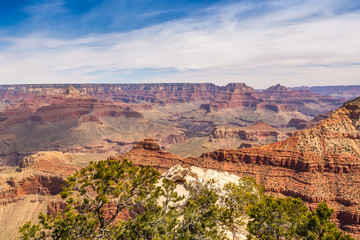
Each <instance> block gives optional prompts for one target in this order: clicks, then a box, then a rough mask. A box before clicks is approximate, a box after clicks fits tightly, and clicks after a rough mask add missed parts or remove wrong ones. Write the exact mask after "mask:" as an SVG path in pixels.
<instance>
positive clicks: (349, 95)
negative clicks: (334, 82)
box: [291, 85, 360, 100]
mask: <svg viewBox="0 0 360 240" xmlns="http://www.w3.org/2000/svg"><path fill="white" fill-rule="evenodd" d="M291 89H293V90H309V91H311V92H313V93H317V94H321V95H328V96H332V97H336V98H345V99H347V100H350V99H353V98H357V97H358V96H360V85H348V86H341V85H340V86H314V87H295V88H291Z"/></svg>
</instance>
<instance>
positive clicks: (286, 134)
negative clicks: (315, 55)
mask: <svg viewBox="0 0 360 240" xmlns="http://www.w3.org/2000/svg"><path fill="white" fill-rule="evenodd" d="M323 89H325V90H323V93H326V94H327V95H322V94H320V93H318V92H313V91H312V89H311V88H302V89H291V88H286V87H284V86H281V85H275V86H272V87H269V88H268V89H265V90H255V89H254V88H252V87H250V86H247V85H245V84H243V83H231V84H228V85H226V86H216V85H214V84H190V83H184V84H73V85H60V84H59V85H7V86H0V98H1V99H0V101H1V111H0V131H1V135H0V136H1V142H0V149H1V158H0V183H1V184H0V205H1V209H0V216H1V218H0V223H1V224H0V226H1V229H0V231H1V232H2V234H3V236H2V237H3V238H4V236H7V237H8V238H9V239H11V238H16V237H17V236H18V232H17V229H18V228H19V226H21V225H22V224H23V223H24V222H25V221H27V220H35V219H36V217H37V215H38V214H39V213H40V212H46V213H47V214H49V215H55V214H56V213H57V212H59V211H61V209H63V208H64V206H65V203H64V202H63V201H62V200H61V198H60V197H59V196H58V194H59V193H60V192H61V185H62V184H64V179H65V178H66V177H67V176H69V175H70V174H73V173H75V172H76V171H77V170H79V169H80V168H81V167H83V166H86V165H87V164H88V163H89V162H90V161H97V160H101V159H106V158H110V159H116V160H120V159H124V158H126V159H130V160H131V161H133V162H134V163H135V164H136V165H141V166H142V165H151V166H153V167H155V168H156V169H158V170H160V171H161V172H165V171H167V170H168V169H169V168H171V167H172V166H174V165H176V164H178V165H181V166H183V167H190V166H197V167H201V168H204V169H214V170H217V171H222V172H228V173H232V174H235V175H237V176H250V177H253V178H254V179H256V181H257V182H258V183H259V184H261V185H263V186H264V187H265V191H266V192H267V193H268V194H272V195H275V196H291V197H300V198H301V199H302V200H303V201H305V203H306V204H307V205H308V206H309V207H310V209H313V208H315V207H316V205H317V204H318V203H319V202H321V201H326V202H327V203H328V204H329V206H330V207H332V208H334V209H335V215H334V219H333V220H334V221H336V222H337V224H338V225H339V227H340V228H341V229H342V230H343V231H345V232H347V233H350V234H352V235H353V236H354V237H359V236H360V214H359V213H360V207H359V206H360V205H359V204H360V203H359V199H360V188H359V182H360V175H359V172H360V119H359V117H360V98H356V99H354V100H349V96H351V97H352V96H353V95H352V94H353V92H354V91H355V90H356V89H358V92H357V94H358V95H359V96H360V88H359V87H358V88H356V87H352V88H351V91H350V93H349V91H348V89H347V88H340V90H341V89H343V91H340V90H339V89H336V91H335V92H334V94H332V92H331V91H332V89H333V88H331V87H323ZM318 90H319V88H317V91H318ZM351 97H350V98H351ZM4 239H5V238H4Z"/></svg>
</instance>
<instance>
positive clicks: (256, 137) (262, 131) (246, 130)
mask: <svg viewBox="0 0 360 240" xmlns="http://www.w3.org/2000/svg"><path fill="white" fill-rule="evenodd" d="M292 132H293V131H291V130H290V129H289V130H287V129H279V128H273V127H271V126H270V125H268V124H266V123H264V122H263V121H257V122H255V123H254V124H253V125H251V126H247V127H236V126H219V127H216V128H215V129H214V131H213V133H212V134H211V136H210V142H217V141H229V140H233V139H235V140H237V141H238V145H239V146H240V145H242V146H243V147H244V146H247V145H246V144H250V145H252V146H253V145H258V146H259V145H264V144H269V143H274V142H278V141H283V140H285V139H287V138H288V137H290V136H291V135H292Z"/></svg>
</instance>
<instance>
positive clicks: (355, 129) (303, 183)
mask: <svg viewBox="0 0 360 240" xmlns="http://www.w3.org/2000/svg"><path fill="white" fill-rule="evenodd" d="M149 145H151V146H152V147H151V148H149V147H147V146H149ZM155 149H156V147H155V143H154V142H153V141H152V140H151V139H147V140H146V141H144V142H140V143H139V144H138V145H137V147H136V148H134V149H133V150H132V151H130V152H128V153H127V154H125V155H122V156H120V158H123V157H125V158H129V159H131V160H133V161H134V162H135V163H136V164H149V165H152V166H154V167H156V168H158V169H159V170H161V171H165V170H166V169H168V168H170V167H171V166H172V165H174V164H180V165H182V166H185V167H188V166H193V165H194V166H199V167H203V168H210V169H216V170H219V171H227V172H229V173H233V174H236V175H239V176H251V177H254V178H255V179H256V180H257V182H258V183H259V184H262V185H264V186H265V190H266V191H267V192H269V193H272V194H281V195H285V196H293V197H300V198H302V199H303V200H304V201H306V202H307V204H308V205H309V206H310V207H314V206H315V205H316V204H317V203H319V202H321V201H326V202H327V203H328V204H329V205H330V206H331V207H332V208H334V209H335V212H336V214H335V215H336V220H337V221H338V223H339V224H340V227H341V228H342V229H343V230H344V231H346V232H349V233H351V234H353V235H354V236H357V237H359V236H360V202H359V199H360V187H359V183H360V98H358V99H355V100H353V101H350V102H347V103H346V104H344V106H343V107H341V108H339V109H338V110H336V111H334V112H333V113H332V114H331V116H330V117H329V118H328V119H326V120H324V121H322V122H321V123H320V124H319V125H317V126H316V127H314V128H312V129H307V130H302V131H298V132H296V133H294V135H293V136H292V137H290V138H288V139H287V140H285V141H282V142H277V143H273V144H270V145H265V146H262V147H257V148H250V149H223V150H217V151H214V152H210V153H204V154H203V155H202V156H200V157H198V158H179V157H177V156H175V155H173V154H170V153H167V152H165V151H162V150H155Z"/></svg>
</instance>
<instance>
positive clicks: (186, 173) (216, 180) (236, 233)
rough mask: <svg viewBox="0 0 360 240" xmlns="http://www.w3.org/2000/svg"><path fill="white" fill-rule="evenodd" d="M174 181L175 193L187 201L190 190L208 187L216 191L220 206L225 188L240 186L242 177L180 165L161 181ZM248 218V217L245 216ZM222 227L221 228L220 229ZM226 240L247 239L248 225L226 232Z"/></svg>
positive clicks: (181, 203)
mask: <svg viewBox="0 0 360 240" xmlns="http://www.w3.org/2000/svg"><path fill="white" fill-rule="evenodd" d="M162 178H164V179H167V180H172V181H174V182H175V183H176V187H175V192H176V193H177V194H178V195H179V196H183V197H184V198H185V199H186V198H188V197H189V195H190V189H191V188H192V189H194V188H198V187H199V186H207V187H209V188H211V189H212V190H214V191H215V192H216V193H217V194H218V196H219V199H218V202H217V203H218V204H221V202H222V201H223V200H222V199H223V197H224V196H226V191H225V190H224V186H225V185H226V184H227V183H234V184H238V183H239V179H240V177H238V176H236V175H233V174H228V173H226V172H218V171H215V170H212V169H207V170H205V169H202V168H199V167H194V166H191V167H189V168H183V167H181V166H180V165H175V166H173V167H171V168H170V169H169V170H168V171H166V172H165V173H163V174H162V175H161V178H160V179H162ZM210 181H211V182H212V184H211V185H206V183H207V182H210ZM183 203H184V200H183V201H181V202H180V203H178V207H182V206H183ZM243 217H244V218H246V216H243ZM220 227H221V226H219V228H220ZM224 234H225V237H226V239H232V240H243V239H246V236H247V234H248V233H247V231H246V225H238V224H236V225H235V226H234V227H233V231H229V230H227V231H225V233H224Z"/></svg>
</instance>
